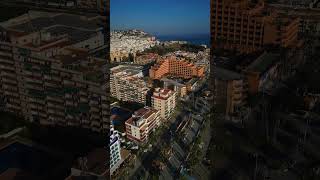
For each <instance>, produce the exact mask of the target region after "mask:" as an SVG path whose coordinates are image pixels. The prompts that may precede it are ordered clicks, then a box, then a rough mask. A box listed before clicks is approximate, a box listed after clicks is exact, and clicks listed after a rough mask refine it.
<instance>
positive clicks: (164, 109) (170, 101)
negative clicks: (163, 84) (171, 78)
mask: <svg viewBox="0 0 320 180" xmlns="http://www.w3.org/2000/svg"><path fill="white" fill-rule="evenodd" d="M176 100H177V92H175V91H172V90H170V89H160V88H156V89H155V91H154V92H153V95H152V97H151V104H152V107H153V108H154V109H156V110H159V111H160V117H161V118H163V119H168V118H169V117H170V116H171V115H172V113H173V112H174V109H175V107H176Z"/></svg>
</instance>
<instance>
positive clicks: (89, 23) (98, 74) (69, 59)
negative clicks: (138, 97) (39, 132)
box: [0, 11, 109, 131]
mask: <svg viewBox="0 0 320 180" xmlns="http://www.w3.org/2000/svg"><path fill="white" fill-rule="evenodd" d="M99 21H100V20H99V16H96V17H85V16H78V15H71V14H64V13H47V12H37V11H30V12H29V13H28V14H25V15H22V16H19V17H17V18H14V19H10V20H8V21H7V22H3V23H1V28H0V31H1V32H0V37H1V39H0V93H1V94H2V95H3V96H4V101H5V107H4V109H5V111H9V112H12V113H15V114H17V115H21V116H23V117H25V119H27V120H29V121H32V122H38V123H40V124H43V125H52V126H54V125H60V126H77V127H83V128H90V129H92V130H94V131H103V130H106V129H107V128H108V125H107V124H108V123H109V102H108V98H107V97H108V94H107V90H106V89H107V83H106V82H107V78H106V77H107V75H106V72H107V71H106V61H105V59H100V58H97V57H95V56H92V55H91V54H92V53H93V52H94V50H95V49H97V48H100V47H103V46H104V36H103V33H102V29H101V28H100V27H99V25H98V24H99Z"/></svg>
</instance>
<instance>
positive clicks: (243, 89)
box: [213, 67, 248, 117]
mask: <svg viewBox="0 0 320 180" xmlns="http://www.w3.org/2000/svg"><path fill="white" fill-rule="evenodd" d="M213 70H214V72H213V73H214V83H215V84H214V85H215V91H214V93H213V95H214V107H215V110H216V111H217V112H219V113H223V114H225V115H226V116H227V117H232V116H234V115H235V114H236V113H237V112H239V110H240V108H241V107H242V106H243V105H245V103H246V97H247V91H248V90H247V88H248V87H247V83H246V82H245V80H244V77H243V76H242V75H241V74H238V73H236V72H233V71H229V70H226V69H223V68H218V67H215V68H214V69H213Z"/></svg>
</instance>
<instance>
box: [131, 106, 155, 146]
mask: <svg viewBox="0 0 320 180" xmlns="http://www.w3.org/2000/svg"><path fill="white" fill-rule="evenodd" d="M159 115H160V114H159V111H158V110H155V109H153V108H151V107H144V108H141V109H139V110H138V111H135V112H134V114H133V115H132V117H131V118H129V119H128V120H127V121H126V123H125V124H126V134H127V138H128V139H130V140H132V141H135V142H139V143H144V142H146V141H147V140H148V137H149V135H150V134H151V132H152V131H153V130H155V128H157V127H158V126H160V123H161V121H160V116H159Z"/></svg>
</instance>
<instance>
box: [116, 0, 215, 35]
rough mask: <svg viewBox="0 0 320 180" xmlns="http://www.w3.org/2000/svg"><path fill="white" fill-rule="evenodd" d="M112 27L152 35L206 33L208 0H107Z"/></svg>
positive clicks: (207, 29) (208, 27)
mask: <svg viewBox="0 0 320 180" xmlns="http://www.w3.org/2000/svg"><path fill="white" fill-rule="evenodd" d="M110 15H111V16H110V23H111V29H112V30H126V29H140V30H144V31H146V32H148V33H151V34H153V35H158V36H159V35H197V34H209V31H210V23H209V22H210V21H209V19H210V0H110Z"/></svg>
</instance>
